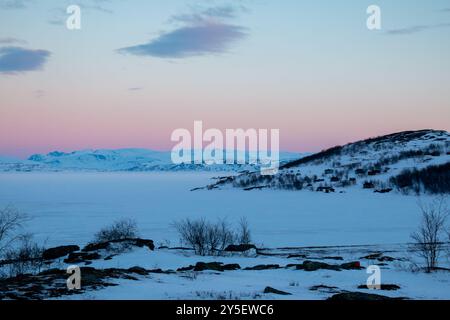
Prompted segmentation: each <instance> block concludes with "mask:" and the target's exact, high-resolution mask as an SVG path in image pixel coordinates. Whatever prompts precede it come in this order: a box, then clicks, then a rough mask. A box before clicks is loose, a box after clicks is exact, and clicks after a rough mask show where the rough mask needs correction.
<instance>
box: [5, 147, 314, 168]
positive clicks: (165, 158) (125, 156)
mask: <svg viewBox="0 0 450 320" xmlns="http://www.w3.org/2000/svg"><path fill="white" fill-rule="evenodd" d="M216 152H219V153H220V152H222V153H223V154H225V151H222V150H220V151H219V150H217V151H216ZM238 154H239V155H242V156H245V157H247V158H248V157H249V156H250V155H251V154H252V153H250V152H244V151H238V152H236V155H238ZM304 155H306V154H300V153H292V152H280V154H279V157H280V162H282V163H284V162H286V161H291V160H295V159H299V158H301V157H302V156H304ZM231 160H235V159H231ZM256 169H257V168H256ZM239 170H240V171H242V170H255V166H253V165H229V164H224V165H209V166H208V165H205V164H203V165H194V164H193V163H186V164H178V165H177V164H174V163H173V162H172V158H171V152H159V151H154V150H148V149H132V148H128V149H117V150H108V149H101V150H90V149H88V150H78V151H73V152H68V153H66V152H60V151H53V152H50V153H48V154H46V155H43V154H35V155H32V156H30V157H29V158H28V160H19V159H14V158H10V157H1V156H0V172H1V171H4V172H7V171H22V172H23V171H26V172H30V171H45V172H49V171H50V172H51V171H101V172H111V171H112V172H117V171H227V172H237V171H239Z"/></svg>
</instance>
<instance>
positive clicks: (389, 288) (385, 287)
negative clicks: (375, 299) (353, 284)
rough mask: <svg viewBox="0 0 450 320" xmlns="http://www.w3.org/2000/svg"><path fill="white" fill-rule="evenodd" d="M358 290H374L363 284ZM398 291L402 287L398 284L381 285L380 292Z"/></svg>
mask: <svg viewBox="0 0 450 320" xmlns="http://www.w3.org/2000/svg"><path fill="white" fill-rule="evenodd" d="M358 289H372V288H369V287H368V286H367V285H366V284H362V285H360V286H358ZM398 289H400V286H398V285H396V284H381V285H380V289H379V290H387V291H392V290H398Z"/></svg>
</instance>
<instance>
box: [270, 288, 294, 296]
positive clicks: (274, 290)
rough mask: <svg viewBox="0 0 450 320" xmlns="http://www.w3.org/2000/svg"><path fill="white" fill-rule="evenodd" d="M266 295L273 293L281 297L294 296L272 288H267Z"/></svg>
mask: <svg viewBox="0 0 450 320" xmlns="http://www.w3.org/2000/svg"><path fill="white" fill-rule="evenodd" d="M264 293H273V294H279V295H283V296H288V295H291V294H292V293H289V292H284V291H281V290H278V289H275V288H272V287H266V288H265V289H264Z"/></svg>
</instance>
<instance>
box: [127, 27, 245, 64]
mask: <svg viewBox="0 0 450 320" xmlns="http://www.w3.org/2000/svg"><path fill="white" fill-rule="evenodd" d="M245 36H246V32H245V28H242V27H239V26H234V25H228V24H221V23H208V24H202V25H196V26H186V27H181V28H178V29H176V30H174V31H171V32H167V33H163V34H161V35H160V36H159V37H157V38H156V39H153V40H151V41H150V42H148V43H145V44H141V45H136V46H131V47H126V48H122V49H119V52H120V53H129V54H134V55H139V56H153V57H159V58H186V57H192V56H200V55H205V54H218V53H222V52H225V51H226V50H227V49H228V47H229V46H230V44H232V43H233V42H235V41H236V40H238V39H241V38H243V37H245Z"/></svg>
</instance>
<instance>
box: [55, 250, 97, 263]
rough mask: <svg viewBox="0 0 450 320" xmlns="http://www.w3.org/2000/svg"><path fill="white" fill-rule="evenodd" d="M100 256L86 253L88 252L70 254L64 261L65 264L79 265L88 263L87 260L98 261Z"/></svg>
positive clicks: (94, 253)
mask: <svg viewBox="0 0 450 320" xmlns="http://www.w3.org/2000/svg"><path fill="white" fill-rule="evenodd" d="M100 258H101V256H100V255H99V254H98V253H96V252H93V253H88V252H72V253H70V254H69V256H68V257H67V258H66V259H64V262H65V263H80V262H89V260H97V259H100Z"/></svg>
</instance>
